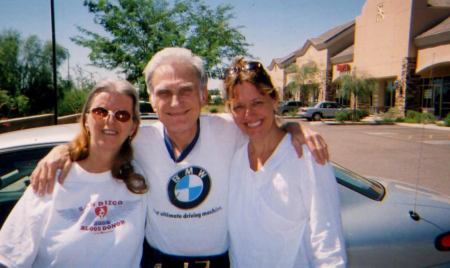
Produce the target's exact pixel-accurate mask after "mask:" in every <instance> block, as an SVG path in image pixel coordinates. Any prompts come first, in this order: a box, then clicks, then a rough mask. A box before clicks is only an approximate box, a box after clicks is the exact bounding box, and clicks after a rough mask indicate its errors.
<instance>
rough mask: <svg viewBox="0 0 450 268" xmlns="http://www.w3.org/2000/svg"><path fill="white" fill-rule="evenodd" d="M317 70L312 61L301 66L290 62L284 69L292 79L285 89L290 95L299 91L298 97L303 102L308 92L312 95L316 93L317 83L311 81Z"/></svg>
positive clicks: (317, 72) (313, 79)
mask: <svg viewBox="0 0 450 268" xmlns="http://www.w3.org/2000/svg"><path fill="white" fill-rule="evenodd" d="M319 72H320V70H319V68H318V67H317V64H316V63H315V62H313V61H309V62H308V63H305V64H303V65H302V66H301V67H299V66H298V65H297V64H295V63H292V64H291V65H289V66H288V67H287V68H286V70H285V73H286V75H289V76H290V77H292V81H291V82H290V83H289V84H288V85H287V86H286V88H285V90H286V91H287V92H289V93H290V94H292V95H295V94H296V93H297V92H300V99H301V101H302V102H303V103H305V101H306V96H308V95H310V93H313V95H314V96H316V95H317V94H316V93H317V91H318V89H319V85H318V84H317V83H312V82H311V81H315V78H316V77H317V75H318V74H319Z"/></svg>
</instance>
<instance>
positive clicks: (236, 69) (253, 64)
mask: <svg viewBox="0 0 450 268" xmlns="http://www.w3.org/2000/svg"><path fill="white" fill-rule="evenodd" d="M261 70H264V67H263V65H262V64H261V63H260V62H258V61H248V62H247V63H245V65H244V66H233V67H230V68H228V69H227V71H226V76H230V75H235V74H238V73H240V72H259V71H261Z"/></svg>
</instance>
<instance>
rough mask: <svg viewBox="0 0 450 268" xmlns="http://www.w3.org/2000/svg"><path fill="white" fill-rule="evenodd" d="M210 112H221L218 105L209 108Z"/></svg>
mask: <svg viewBox="0 0 450 268" xmlns="http://www.w3.org/2000/svg"><path fill="white" fill-rule="evenodd" d="M209 112H210V113H212V114H216V113H218V112H219V110H218V109H217V107H211V108H210V109H209Z"/></svg>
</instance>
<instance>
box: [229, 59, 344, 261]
mask: <svg viewBox="0 0 450 268" xmlns="http://www.w3.org/2000/svg"><path fill="white" fill-rule="evenodd" d="M225 89H226V93H227V105H228V107H229V109H230V111H231V114H232V115H233V119H234V121H235V123H236V124H237V126H238V127H239V128H240V129H241V130H242V132H243V133H245V134H246V135H247V136H248V138H249V140H248V143H247V144H245V145H244V146H243V147H242V148H240V149H239V150H238V151H237V152H236V153H235V155H234V158H233V162H232V165H231V175H230V176H231V178H230V190H229V208H228V209H229V218H228V219H229V220H228V221H229V235H230V242H231V243H230V260H231V264H232V267H270V268H272V267H325V266H326V267H344V266H345V265H346V253H345V245H344V240H343V236H342V227H341V220H340V207H339V199H338V192H337V186H336V180H335V178H334V176H333V171H332V168H331V166H330V165H329V164H326V165H325V166H321V165H318V164H317V163H316V162H315V161H314V160H313V158H312V157H311V152H310V151H309V150H308V148H306V147H304V148H303V150H304V152H305V153H304V155H303V157H302V158H298V157H297V155H296V153H295V151H294V150H293V148H292V146H291V145H290V137H289V134H287V133H286V132H285V131H284V130H283V129H282V128H280V127H279V126H278V124H277V122H276V121H277V120H276V119H277V118H276V115H275V111H276V108H277V104H278V100H279V99H278V95H277V91H276V90H275V89H274V87H273V85H272V82H271V79H270V77H269V75H268V74H267V73H266V71H265V70H264V68H263V66H262V65H261V63H259V62H247V61H245V60H244V59H242V58H239V59H237V60H235V61H234V63H233V64H232V66H231V67H230V68H229V69H228V71H227V75H226V77H225Z"/></svg>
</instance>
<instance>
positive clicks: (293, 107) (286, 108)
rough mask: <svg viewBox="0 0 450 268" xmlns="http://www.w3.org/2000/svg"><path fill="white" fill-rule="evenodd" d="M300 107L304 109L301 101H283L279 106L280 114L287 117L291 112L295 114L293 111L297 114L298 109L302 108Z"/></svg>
mask: <svg viewBox="0 0 450 268" xmlns="http://www.w3.org/2000/svg"><path fill="white" fill-rule="evenodd" d="M300 107H302V102H301V101H294V100H290V101H283V102H281V103H280V105H279V106H278V113H279V114H282V115H285V114H287V113H289V112H293V111H295V112H297V111H298V108H300Z"/></svg>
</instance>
